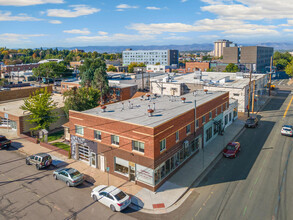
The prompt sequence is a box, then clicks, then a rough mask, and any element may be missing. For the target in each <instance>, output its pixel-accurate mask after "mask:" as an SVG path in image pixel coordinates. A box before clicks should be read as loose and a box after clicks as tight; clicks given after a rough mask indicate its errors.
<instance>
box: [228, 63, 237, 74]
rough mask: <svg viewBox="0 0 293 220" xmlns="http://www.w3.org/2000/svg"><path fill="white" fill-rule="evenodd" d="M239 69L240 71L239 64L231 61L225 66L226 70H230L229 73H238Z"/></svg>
mask: <svg viewBox="0 0 293 220" xmlns="http://www.w3.org/2000/svg"><path fill="white" fill-rule="evenodd" d="M238 71H239V68H238V66H237V65H235V64H233V63H229V64H228V65H227V66H226V68H225V72H229V73H236V72H238Z"/></svg>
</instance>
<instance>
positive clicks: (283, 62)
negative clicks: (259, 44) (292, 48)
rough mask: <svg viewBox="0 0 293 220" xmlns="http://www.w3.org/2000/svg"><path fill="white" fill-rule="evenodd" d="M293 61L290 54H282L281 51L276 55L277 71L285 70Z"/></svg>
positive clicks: (275, 64)
mask: <svg viewBox="0 0 293 220" xmlns="http://www.w3.org/2000/svg"><path fill="white" fill-rule="evenodd" d="M292 60H293V57H292V56H291V54H290V53H288V52H285V53H281V52H279V51H277V52H275V53H274V66H275V67H276V68H277V70H284V69H285V68H286V66H287V65H288V64H289V63H290V62H291V61H292Z"/></svg>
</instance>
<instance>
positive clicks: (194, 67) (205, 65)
mask: <svg viewBox="0 0 293 220" xmlns="http://www.w3.org/2000/svg"><path fill="white" fill-rule="evenodd" d="M209 68H210V62H186V63H185V70H186V72H187V73H192V72H194V71H198V70H201V71H207V70H208V69H209Z"/></svg>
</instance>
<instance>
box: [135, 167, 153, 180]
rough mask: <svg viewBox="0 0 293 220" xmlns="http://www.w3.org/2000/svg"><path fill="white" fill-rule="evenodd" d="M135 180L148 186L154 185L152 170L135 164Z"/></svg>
mask: <svg viewBox="0 0 293 220" xmlns="http://www.w3.org/2000/svg"><path fill="white" fill-rule="evenodd" d="M136 179H137V180H138V181H139V182H143V183H146V184H149V185H154V170H153V169H151V168H147V167H144V166H141V165H139V164H136Z"/></svg>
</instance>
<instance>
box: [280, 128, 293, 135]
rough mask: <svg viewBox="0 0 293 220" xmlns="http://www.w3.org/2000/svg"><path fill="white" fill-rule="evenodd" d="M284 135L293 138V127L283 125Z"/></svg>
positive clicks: (282, 132) (282, 131)
mask: <svg viewBox="0 0 293 220" xmlns="http://www.w3.org/2000/svg"><path fill="white" fill-rule="evenodd" d="M281 134H282V135H287V136H293V126H292V125H283V127H282V130H281Z"/></svg>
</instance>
